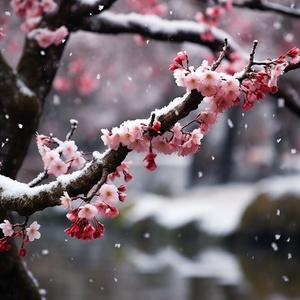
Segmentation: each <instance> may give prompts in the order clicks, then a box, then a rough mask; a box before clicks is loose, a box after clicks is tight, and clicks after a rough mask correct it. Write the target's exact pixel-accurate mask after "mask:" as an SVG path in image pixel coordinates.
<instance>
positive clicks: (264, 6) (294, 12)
mask: <svg viewBox="0 0 300 300" xmlns="http://www.w3.org/2000/svg"><path fill="white" fill-rule="evenodd" d="M233 5H234V6H236V7H240V8H250V9H256V10H261V11H271V12H274V13H278V14H281V15H285V16H288V17H293V18H299V17H300V9H299V8H293V7H288V6H285V5H282V4H279V3H272V2H270V1H266V0H245V1H234V2H233Z"/></svg>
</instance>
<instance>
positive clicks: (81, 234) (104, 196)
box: [60, 162, 133, 240]
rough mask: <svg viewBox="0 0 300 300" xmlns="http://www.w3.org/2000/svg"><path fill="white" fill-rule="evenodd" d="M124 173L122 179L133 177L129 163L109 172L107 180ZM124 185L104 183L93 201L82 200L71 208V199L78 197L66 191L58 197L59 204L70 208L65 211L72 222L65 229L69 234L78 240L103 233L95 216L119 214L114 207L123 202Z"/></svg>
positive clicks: (124, 195)
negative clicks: (78, 204) (68, 210)
mask: <svg viewBox="0 0 300 300" xmlns="http://www.w3.org/2000/svg"><path fill="white" fill-rule="evenodd" d="M121 174H123V175H124V180H125V181H129V180H131V179H132V178H133V177H132V175H131V174H130V173H129V163H126V162H123V163H122V164H121V165H120V166H119V167H118V168H117V170H116V171H115V172H114V173H112V174H110V176H109V177H108V179H107V181H108V182H109V181H110V180H114V179H115V178H116V177H120V176H121ZM125 191H126V186H125V185H124V184H121V185H120V186H119V187H116V186H115V185H114V184H109V183H104V184H103V185H102V186H101V187H100V189H99V191H98V192H97V193H96V195H95V196H94V197H93V200H94V201H93V203H85V202H83V203H82V204H81V205H80V206H79V207H78V208H76V209H72V201H73V200H75V199H77V198H78V197H74V198H72V197H70V196H69V195H68V193H67V192H64V195H63V196H62V197H61V198H60V201H61V204H62V206H63V207H64V208H65V209H71V211H70V212H68V213H67V218H68V219H69V220H70V221H71V222H73V224H72V225H71V226H70V227H69V228H67V229H66V230H65V232H66V233H67V234H68V235H69V236H71V237H75V238H77V239H80V240H93V239H96V238H100V237H102V236H103V233H104V225H103V224H102V223H101V222H99V221H98V220H97V218H96V217H97V216H100V217H105V218H114V217H116V216H117V215H118V214H119V211H118V209H117V208H116V207H115V205H116V204H117V202H119V201H120V202H124V201H125V198H126V194H125V193H124V192H125Z"/></svg>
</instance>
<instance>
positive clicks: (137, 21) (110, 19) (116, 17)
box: [77, 11, 243, 53]
mask: <svg viewBox="0 0 300 300" xmlns="http://www.w3.org/2000/svg"><path fill="white" fill-rule="evenodd" d="M77 29H81V30H86V31H92V32H96V33H101V34H121V33H123V34H124V33H135V34H140V35H142V36H144V37H149V38H152V39H155V40H161V41H170V42H192V43H196V44H200V45H204V46H205V47H209V48H210V49H211V50H212V51H216V50H217V49H220V48H222V46H223V42H224V39H225V38H228V36H229V35H228V34H227V33H226V32H224V31H223V30H221V29H218V28H216V27H214V28H212V33H213V35H214V37H215V39H214V40H213V41H207V40H203V39H202V38H201V34H203V33H204V32H205V31H206V30H207V27H206V26H205V24H201V23H197V22H194V21H186V20H167V19H163V18H160V17H158V16H155V15H140V14H137V13H129V14H115V13H112V12H108V11H105V12H104V13H102V14H101V15H98V16H94V17H91V18H86V19H84V20H83V21H82V23H81V25H79V26H78V28H77ZM228 40H229V44H230V47H229V49H228V50H229V52H232V51H239V52H240V53H243V51H242V49H241V47H240V46H239V45H238V44H237V43H236V42H235V41H234V40H233V38H230V37H229V38H228Z"/></svg>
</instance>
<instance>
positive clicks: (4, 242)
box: [0, 220, 41, 256]
mask: <svg viewBox="0 0 300 300" xmlns="http://www.w3.org/2000/svg"><path fill="white" fill-rule="evenodd" d="M17 226H19V227H22V228H21V229H19V230H16V229H15V228H16V227H17ZM25 226H26V224H12V223H10V222H9V221H8V220H4V222H3V223H1V224H0V228H1V229H2V232H3V235H4V237H3V238H1V239H0V251H9V250H10V249H11V245H10V243H9V242H10V240H11V238H12V237H13V236H16V237H20V238H21V239H22V244H21V247H20V250H19V253H18V254H19V256H25V255H26V249H25V247H24V245H25V243H27V242H32V241H34V240H35V239H39V238H40V237H41V233H40V232H39V231H38V230H39V228H40V226H41V225H40V224H38V223H37V222H36V221H34V222H33V223H32V224H31V225H30V226H29V227H27V228H25Z"/></svg>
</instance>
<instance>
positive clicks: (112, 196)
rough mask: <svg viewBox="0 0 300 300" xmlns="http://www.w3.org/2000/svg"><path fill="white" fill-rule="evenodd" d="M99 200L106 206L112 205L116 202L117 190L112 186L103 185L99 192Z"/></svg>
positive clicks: (117, 197)
mask: <svg viewBox="0 0 300 300" xmlns="http://www.w3.org/2000/svg"><path fill="white" fill-rule="evenodd" d="M99 193H100V196H99V198H100V200H101V201H103V202H104V203H106V204H108V205H113V204H115V203H117V202H118V199H119V196H118V189H117V187H116V186H115V185H113V184H106V183H105V184H103V185H102V186H101V188H100V190H99Z"/></svg>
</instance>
